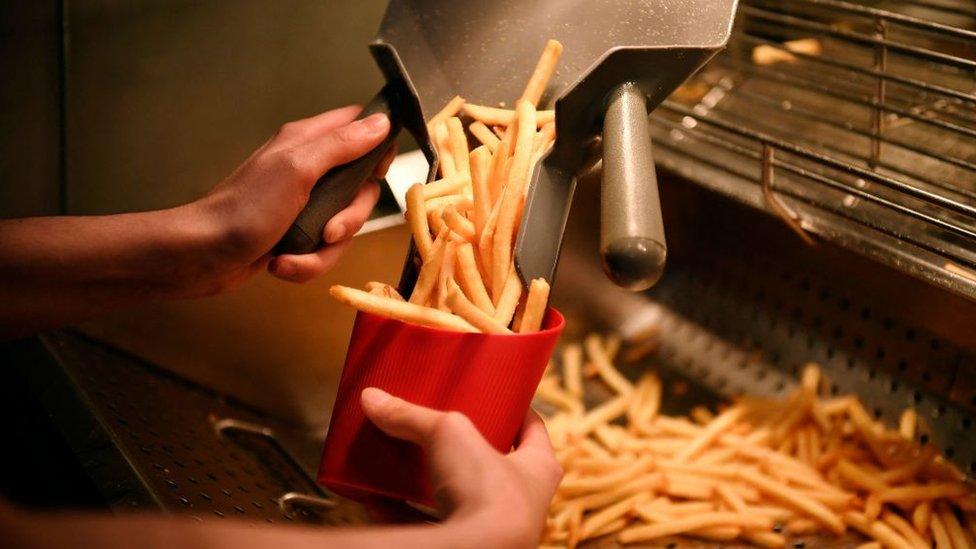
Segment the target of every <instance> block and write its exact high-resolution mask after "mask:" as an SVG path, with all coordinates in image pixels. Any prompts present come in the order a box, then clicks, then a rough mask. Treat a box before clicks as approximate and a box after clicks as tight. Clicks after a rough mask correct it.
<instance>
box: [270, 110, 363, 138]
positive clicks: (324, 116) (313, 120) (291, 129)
mask: <svg viewBox="0 0 976 549" xmlns="http://www.w3.org/2000/svg"><path fill="white" fill-rule="evenodd" d="M362 110H363V108H362V107H360V106H359V105H348V106H345V107H340V108H338V109H332V110H331V111H326V112H323V113H320V114H317V115H315V116H310V117H308V118H302V119H300V120H295V121H292V122H288V123H286V124H285V125H283V126H282V127H281V129H280V130H278V133H277V134H276V135H275V137H274V138H273V139H272V140H271V142H272V144H273V145H272V146H273V147H274V146H281V145H284V146H295V145H299V144H302V143H305V142H308V141H310V140H312V139H315V138H318V137H320V136H322V135H325V134H326V133H328V132H331V131H333V130H336V129H338V128H340V127H342V126H345V125H347V124H349V123H350V122H352V121H353V120H355V119H356V117H357V116H359V113H360V112H362Z"/></svg>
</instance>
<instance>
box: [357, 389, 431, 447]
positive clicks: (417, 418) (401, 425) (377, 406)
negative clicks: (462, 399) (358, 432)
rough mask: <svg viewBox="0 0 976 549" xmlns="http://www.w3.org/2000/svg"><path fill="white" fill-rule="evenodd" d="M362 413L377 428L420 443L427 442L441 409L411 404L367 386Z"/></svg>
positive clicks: (422, 444) (362, 400) (424, 444)
mask: <svg viewBox="0 0 976 549" xmlns="http://www.w3.org/2000/svg"><path fill="white" fill-rule="evenodd" d="M361 402H362V405H363V412H365V413H366V417H368V418H369V419H370V421H372V422H373V423H374V424H375V425H376V426H377V427H379V429H380V430H381V431H383V432H384V433H386V434H388V435H390V436H392V437H396V438H401V439H404V440H408V441H410V442H413V443H415V444H419V445H421V446H426V445H427V443H429V442H430V439H431V435H432V434H433V432H434V430H435V429H436V428H437V422H438V420H439V419H440V418H441V416H442V415H444V413H443V412H438V411H437V410H431V409H430V408H425V407H423V406H417V405H416V404H411V403H409V402H407V401H405V400H403V399H402V398H397V397H395V396H393V395H391V394H389V393H387V392H386V391H383V390H381V389H377V388H375V387H369V388H366V389H363V393H362V396H361Z"/></svg>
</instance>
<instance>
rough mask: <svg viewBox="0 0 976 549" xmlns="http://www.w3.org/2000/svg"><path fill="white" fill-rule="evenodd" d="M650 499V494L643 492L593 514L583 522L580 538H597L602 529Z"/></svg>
mask: <svg viewBox="0 0 976 549" xmlns="http://www.w3.org/2000/svg"><path fill="white" fill-rule="evenodd" d="M650 497H651V495H650V494H649V493H647V492H641V493H638V494H635V495H633V496H630V497H629V498H627V499H625V500H623V501H619V502H617V503H614V504H613V505H610V506H608V507H605V508H603V509H601V510H600V511H598V512H596V513H593V514H592V515H590V516H589V517H587V518H586V520H584V521H583V525H582V527H581V528H580V530H581V534H580V538H581V539H588V538H591V537H595V534H596V532H598V531H600V529H601V528H603V527H604V526H606V525H608V524H610V523H612V522H613V521H615V520H617V519H619V518H621V517H623V516H624V515H626V514H627V513H630V512H631V511H633V509H634V507H635V506H636V505H638V504H640V503H641V502H643V501H646V500H648V499H650Z"/></svg>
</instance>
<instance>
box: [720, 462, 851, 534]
mask: <svg viewBox="0 0 976 549" xmlns="http://www.w3.org/2000/svg"><path fill="white" fill-rule="evenodd" d="M739 477H740V478H742V480H744V481H746V482H748V483H749V484H751V485H753V486H755V487H756V488H758V489H759V490H760V491H761V492H763V493H765V494H768V495H770V496H772V497H774V498H775V499H778V500H780V501H781V502H782V503H784V504H786V505H788V506H790V507H795V508H797V509H799V510H800V511H803V512H804V513H806V514H808V515H810V516H811V517H812V518H814V519H816V520H817V521H819V522H820V523H821V524H823V525H824V526H826V527H827V529H828V530H830V531H831V532H834V533H835V534H840V533H843V532H844V522H843V521H842V520H841V518H840V517H839V516H837V515H836V514H835V513H834V512H833V511H831V510H830V509H828V508H827V507H826V506H824V504H822V503H820V502H819V501H816V500H814V499H812V498H810V497H809V496H807V495H804V494H803V493H802V492H800V491H799V490H795V489H793V488H790V487H789V486H787V485H785V484H783V483H781V482H778V481H776V480H773V479H771V478H769V477H768V476H765V475H762V474H759V473H755V472H753V471H748V470H743V471H741V472H740V473H739Z"/></svg>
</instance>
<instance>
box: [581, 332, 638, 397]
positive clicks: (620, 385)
mask: <svg viewBox="0 0 976 549" xmlns="http://www.w3.org/2000/svg"><path fill="white" fill-rule="evenodd" d="M584 346H585V347H586V354H587V356H589V357H590V361H592V363H593V365H594V366H596V368H597V371H598V372H599V374H600V377H601V378H603V380H604V381H605V382H606V383H607V385H609V386H610V387H611V388H612V389H613V390H615V391H616V392H617V393H619V394H621V395H629V394H630V393H632V392H633V391H634V386H633V384H631V383H630V381H628V380H627V378H625V377H624V376H623V375H621V374H620V372H618V371H617V369H616V368H614V367H613V364H611V363H610V359H609V358H608V357H607V354H606V351H605V350H604V349H603V346H602V345H600V340H599V338H598V337H595V336H592V335H591V336H588V337H587V338H586V340H585V341H584Z"/></svg>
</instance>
